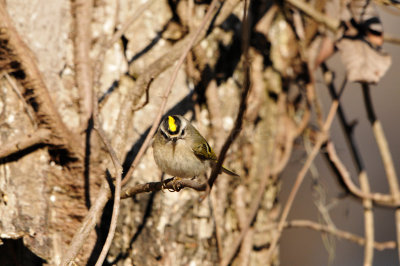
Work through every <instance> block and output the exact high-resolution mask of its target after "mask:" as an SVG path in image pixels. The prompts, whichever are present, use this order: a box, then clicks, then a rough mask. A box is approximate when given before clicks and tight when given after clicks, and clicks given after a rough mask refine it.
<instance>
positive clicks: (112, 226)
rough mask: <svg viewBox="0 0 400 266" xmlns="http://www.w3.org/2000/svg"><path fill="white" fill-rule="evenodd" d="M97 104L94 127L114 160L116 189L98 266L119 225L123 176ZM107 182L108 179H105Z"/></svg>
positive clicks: (104, 256) (105, 254) (101, 262)
mask: <svg viewBox="0 0 400 266" xmlns="http://www.w3.org/2000/svg"><path fill="white" fill-rule="evenodd" d="M94 104H95V115H94V129H95V130H96V132H97V133H98V134H99V136H100V138H101V140H102V141H103V143H104V145H105V146H106V147H107V151H108V153H109V154H110V156H111V159H112V162H113V164H114V167H115V174H114V175H115V191H114V205H113V213H112V216H111V223H110V229H109V231H108V235H107V238H106V242H105V243H104V246H103V249H102V250H101V253H100V255H99V258H98V259H97V262H96V266H101V265H103V262H104V259H105V258H106V256H107V253H108V250H109V249H110V247H111V243H112V240H113V238H114V234H115V228H116V227H117V220H118V215H119V209H120V208H119V207H120V194H121V178H122V165H121V162H120V161H119V159H118V157H117V154H116V153H115V151H114V149H113V148H112V146H111V143H110V141H109V140H108V138H107V136H106V134H105V132H104V130H103V128H102V127H101V126H100V122H99V116H98V109H97V104H96V103H94ZM104 182H106V181H104Z"/></svg>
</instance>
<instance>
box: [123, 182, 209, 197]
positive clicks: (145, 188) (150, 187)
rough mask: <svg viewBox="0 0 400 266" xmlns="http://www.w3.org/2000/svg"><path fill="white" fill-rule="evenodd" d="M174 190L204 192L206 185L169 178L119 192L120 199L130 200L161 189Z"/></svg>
mask: <svg viewBox="0 0 400 266" xmlns="http://www.w3.org/2000/svg"><path fill="white" fill-rule="evenodd" d="M176 188H179V190H180V189H183V188H192V189H194V190H197V191H205V190H206V188H207V183H199V182H196V181H194V180H191V179H174V178H169V179H166V180H164V181H160V182H149V183H146V184H138V185H135V186H133V187H130V188H127V189H125V190H123V191H122V192H121V199H126V198H130V197H132V196H134V195H137V194H140V193H145V192H155V191H161V190H162V189H169V190H175V189H176Z"/></svg>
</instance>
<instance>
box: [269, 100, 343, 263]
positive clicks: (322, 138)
mask: <svg viewBox="0 0 400 266" xmlns="http://www.w3.org/2000/svg"><path fill="white" fill-rule="evenodd" d="M338 105H339V101H338V100H334V101H333V102H332V104H331V107H330V110H329V113H328V116H327V118H326V120H325V123H324V125H323V128H322V131H321V132H319V133H318V135H317V140H316V143H315V146H314V147H313V149H312V151H311V153H310V154H309V155H308V157H307V160H306V162H305V163H304V165H303V167H302V169H301V170H300V172H299V173H298V175H297V178H296V181H295V183H294V185H293V188H292V190H291V191H290V194H289V197H288V199H287V201H286V204H285V207H284V208H283V211H282V214H281V218H280V220H279V223H278V229H277V232H276V234H275V236H274V237H273V239H272V241H271V246H270V248H269V249H268V253H267V255H266V261H267V264H268V263H269V262H270V260H271V258H272V254H273V252H274V250H275V248H276V245H277V243H278V240H279V238H280V236H281V234H282V230H283V226H284V224H285V221H286V219H287V216H288V215H289V211H290V209H291V207H292V205H293V202H294V198H295V197H296V194H297V192H298V190H299V188H300V185H301V184H302V182H303V180H304V177H305V176H306V174H307V172H308V169H309V168H310V166H311V164H312V162H313V161H314V159H315V157H316V156H317V154H318V152H319V150H320V149H321V146H322V144H324V143H325V142H326V141H327V139H328V134H329V128H330V127H331V125H332V121H333V118H334V117H335V114H336V110H337V108H338Z"/></svg>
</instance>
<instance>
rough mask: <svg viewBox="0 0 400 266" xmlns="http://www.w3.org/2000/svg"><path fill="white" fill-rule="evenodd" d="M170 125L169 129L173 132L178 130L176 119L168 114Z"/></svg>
mask: <svg viewBox="0 0 400 266" xmlns="http://www.w3.org/2000/svg"><path fill="white" fill-rule="evenodd" d="M168 126H169V129H170V130H171V132H175V131H176V123H175V119H174V118H173V117H172V116H168Z"/></svg>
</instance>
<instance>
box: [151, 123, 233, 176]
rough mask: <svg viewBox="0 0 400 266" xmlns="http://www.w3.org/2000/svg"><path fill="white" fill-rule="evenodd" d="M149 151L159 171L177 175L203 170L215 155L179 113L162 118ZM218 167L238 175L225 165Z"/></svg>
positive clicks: (194, 174) (213, 159)
mask: <svg viewBox="0 0 400 266" xmlns="http://www.w3.org/2000/svg"><path fill="white" fill-rule="evenodd" d="M153 154H154V160H155V161H156V163H157V165H158V167H159V168H160V169H161V171H163V172H164V173H166V174H169V175H172V176H174V177H181V178H192V177H197V176H200V175H203V174H206V172H207V170H208V169H210V167H212V166H213V165H215V163H216V162H217V156H216V155H215V153H214V151H213V150H212V148H211V147H210V145H209V144H208V143H207V141H206V140H205V139H204V137H203V136H202V135H200V133H199V131H197V129H196V128H195V127H194V126H193V125H192V124H191V123H190V122H189V121H188V120H186V118H184V117H183V116H180V115H172V116H167V117H165V118H164V119H163V121H162V122H161V124H160V127H159V128H158V130H157V133H156V134H155V137H154V142H153ZM222 171H223V172H225V173H227V174H229V175H234V176H238V175H237V174H236V173H234V172H232V171H230V170H228V169H226V168H225V167H222Z"/></svg>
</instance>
